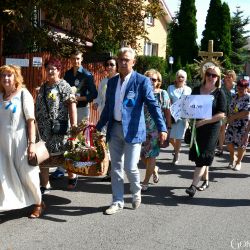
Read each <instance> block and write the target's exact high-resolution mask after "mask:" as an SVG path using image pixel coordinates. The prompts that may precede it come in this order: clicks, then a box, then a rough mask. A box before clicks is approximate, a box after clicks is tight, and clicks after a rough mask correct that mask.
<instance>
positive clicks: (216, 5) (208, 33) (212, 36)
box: [201, 0, 222, 51]
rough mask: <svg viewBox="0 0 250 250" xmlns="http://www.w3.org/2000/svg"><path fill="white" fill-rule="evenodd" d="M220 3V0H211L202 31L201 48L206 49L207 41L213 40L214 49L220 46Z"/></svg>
mask: <svg viewBox="0 0 250 250" xmlns="http://www.w3.org/2000/svg"><path fill="white" fill-rule="evenodd" d="M221 16H222V4H221V0H211V1H210V5H209V9H208V12H207V17H206V24H205V30H204V31H203V32H202V35H203V38H202V39H201V50H207V48H208V41H209V40H213V41H214V50H217V51H218V49H219V48H220V44H221V31H222V22H221Z"/></svg>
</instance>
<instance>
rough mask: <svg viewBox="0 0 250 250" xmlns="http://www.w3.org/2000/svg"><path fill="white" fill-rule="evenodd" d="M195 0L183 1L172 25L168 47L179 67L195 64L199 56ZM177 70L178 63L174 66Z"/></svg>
mask: <svg viewBox="0 0 250 250" xmlns="http://www.w3.org/2000/svg"><path fill="white" fill-rule="evenodd" d="M196 38H197V24H196V7H195V0H182V1H181V4H180V9H179V12H178V13H177V14H176V19H175V20H174V21H173V23H172V24H171V25H170V29H169V36H168V46H169V48H170V49H169V51H170V52H171V55H172V56H173V57H174V58H175V62H177V61H179V65H186V64H187V63H193V60H194V58H197V55H198V45H197V42H196ZM174 69H175V70H177V69H178V68H177V63H176V64H175V65H174Z"/></svg>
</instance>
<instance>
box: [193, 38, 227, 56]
mask: <svg viewBox="0 0 250 250" xmlns="http://www.w3.org/2000/svg"><path fill="white" fill-rule="evenodd" d="M213 46H214V41H213V40H209V41H208V51H199V53H198V56H201V57H207V60H212V59H213V57H216V58H218V57H220V56H223V52H214V51H213Z"/></svg>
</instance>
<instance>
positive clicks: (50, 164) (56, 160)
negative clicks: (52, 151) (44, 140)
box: [39, 154, 65, 168]
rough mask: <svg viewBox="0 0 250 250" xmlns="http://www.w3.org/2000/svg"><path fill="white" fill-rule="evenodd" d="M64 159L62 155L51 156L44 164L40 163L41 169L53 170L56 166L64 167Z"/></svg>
mask: <svg viewBox="0 0 250 250" xmlns="http://www.w3.org/2000/svg"><path fill="white" fill-rule="evenodd" d="M64 162H65V158H64V156H63V154H60V155H52V156H50V157H49V159H47V160H45V161H44V162H42V163H40V165H39V166H40V167H41V168H54V167H58V166H64Z"/></svg>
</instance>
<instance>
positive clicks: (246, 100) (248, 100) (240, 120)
mask: <svg viewBox="0 0 250 250" xmlns="http://www.w3.org/2000/svg"><path fill="white" fill-rule="evenodd" d="M248 86H249V82H248V81H247V80H245V79H240V80H238V81H237V93H236V95H234V96H233V98H232V102H231V105H230V111H229V116H228V124H229V125H228V129H227V132H226V139H225V142H226V144H227V149H228V151H229V155H230V162H229V165H228V168H230V169H233V170H235V171H239V170H240V169H241V161H242V158H243V156H244V154H245V152H246V146H247V144H248V142H247V141H246V140H244V135H245V134H246V131H247V128H248V123H249V112H250V95H249V94H248V93H247V88H248ZM235 147H237V157H236V156H235V154H234V148H235Z"/></svg>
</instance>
